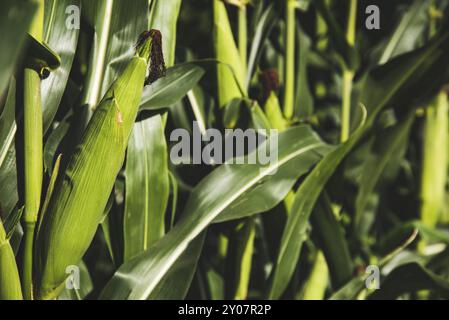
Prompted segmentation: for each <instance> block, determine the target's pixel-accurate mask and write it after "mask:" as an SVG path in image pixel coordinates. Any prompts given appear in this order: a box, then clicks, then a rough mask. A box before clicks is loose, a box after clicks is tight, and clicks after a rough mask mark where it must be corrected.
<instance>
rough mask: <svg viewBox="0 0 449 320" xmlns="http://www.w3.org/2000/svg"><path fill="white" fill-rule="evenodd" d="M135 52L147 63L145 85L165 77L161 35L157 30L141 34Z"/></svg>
mask: <svg viewBox="0 0 449 320" xmlns="http://www.w3.org/2000/svg"><path fill="white" fill-rule="evenodd" d="M136 52H137V54H138V55H139V56H140V57H144V58H145V59H146V60H148V61H149V72H148V77H147V79H146V80H145V85H147V84H151V83H153V82H154V81H156V80H157V79H159V78H161V77H163V76H165V71H166V68H165V62H164V54H163V52H162V34H161V32H160V31H159V30H156V29H151V30H149V31H144V32H142V33H141V34H140V36H139V39H138V40H137V43H136Z"/></svg>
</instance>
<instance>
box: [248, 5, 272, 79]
mask: <svg viewBox="0 0 449 320" xmlns="http://www.w3.org/2000/svg"><path fill="white" fill-rule="evenodd" d="M275 18H276V13H275V10H274V9H273V5H272V4H270V5H269V6H268V7H267V8H266V9H265V11H264V12H263V14H262V16H261V17H260V20H259V21H258V22H257V27H256V31H255V33H254V37H253V39H252V41H251V49H250V53H249V59H248V71H247V75H246V82H245V83H246V86H247V87H248V86H249V83H250V82H251V79H252V77H253V75H254V72H255V70H256V66H257V64H258V62H259V60H260V57H261V55H262V51H263V48H264V44H265V41H266V40H267V38H268V36H269V35H270V32H271V30H272V29H273V26H274V24H275V21H276V19H275Z"/></svg>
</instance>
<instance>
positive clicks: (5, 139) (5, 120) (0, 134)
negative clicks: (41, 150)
mask: <svg viewBox="0 0 449 320" xmlns="http://www.w3.org/2000/svg"><path fill="white" fill-rule="evenodd" d="M15 96H16V80H15V78H14V77H12V78H11V81H10V82H9V88H8V95H7V97H6V102H5V106H4V108H3V110H2V112H0V167H1V166H2V164H3V161H4V160H5V158H6V154H7V153H8V150H9V148H10V147H11V145H12V144H13V142H14V138H15V135H16V131H17V124H16V97H15Z"/></svg>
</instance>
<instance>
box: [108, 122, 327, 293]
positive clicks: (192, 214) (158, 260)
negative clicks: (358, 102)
mask: <svg viewBox="0 0 449 320" xmlns="http://www.w3.org/2000/svg"><path fill="white" fill-rule="evenodd" d="M278 138H279V144H278V145H279V147H278V161H275V162H274V163H271V164H269V165H267V166H261V165H257V164H246V165H236V164H234V165H232V164H225V165H222V166H220V167H219V168H217V169H216V170H214V172H213V173H212V174H210V175H209V176H207V177H206V178H205V179H204V180H203V181H202V182H201V183H200V184H199V185H198V186H197V187H196V188H195V189H194V191H193V192H192V194H191V196H190V197H189V201H188V203H187V205H186V207H185V211H184V213H183V215H182V217H181V219H180V221H179V222H178V223H177V224H176V225H175V226H174V228H173V229H171V230H170V232H168V233H167V234H166V235H165V236H164V237H163V238H162V239H161V240H160V241H158V242H157V243H156V244H155V245H154V246H153V247H151V248H149V250H148V251H147V252H145V253H143V254H141V255H139V256H136V257H134V258H133V259H131V260H130V261H128V262H126V263H125V264H123V265H122V266H121V267H120V268H119V269H118V271H117V272H116V274H115V275H114V277H113V278H112V279H111V280H110V282H109V283H108V285H107V286H106V287H105V289H104V290H103V292H102V294H101V298H103V299H146V298H148V297H149V296H150V295H151V293H152V292H153V290H154V288H155V287H156V286H157V285H158V284H159V282H160V280H161V279H162V277H163V276H164V275H165V274H166V273H167V272H168V271H169V270H170V268H171V267H172V266H173V265H174V264H175V262H176V261H177V259H178V258H179V257H180V256H181V255H182V253H183V252H185V250H186V248H187V247H188V245H189V244H190V243H191V241H192V240H193V239H194V238H196V237H197V236H198V235H199V234H200V233H201V232H202V231H203V230H204V229H205V228H207V226H208V225H209V224H210V223H211V222H212V221H213V220H214V219H217V217H219V216H220V215H221V214H223V213H224V212H226V210H231V212H232V211H233V210H232V209H233V208H234V205H235V204H236V203H239V204H242V203H245V199H246V198H247V197H250V196H251V195H252V196H251V197H250V198H252V199H253V200H252V203H253V205H252V206H249V201H248V206H241V208H242V209H241V210H239V212H234V215H237V214H238V216H239V217H242V216H244V215H245V216H248V215H250V214H255V213H257V212H263V211H265V210H268V209H269V208H270V206H269V205H268V202H267V201H264V202H263V203H262V206H260V205H259V206H258V205H257V204H255V203H257V202H258V201H260V199H261V198H262V196H261V193H259V192H257V193H256V192H254V190H255V189H259V188H264V186H265V185H266V184H269V181H270V180H271V179H279V180H280V181H279V182H278V184H279V185H280V186H282V187H284V186H285V184H287V185H288V188H291V179H292V178H291V176H292V173H293V172H294V173H296V170H297V168H298V165H299V164H302V166H303V168H304V167H307V169H308V168H310V166H312V165H313V164H314V163H315V162H316V161H317V160H318V159H319V156H318V152H320V150H323V148H324V149H326V148H325V144H324V143H323V142H322V141H321V140H320V139H319V138H318V137H317V136H316V135H315V134H314V133H313V131H311V130H310V128H308V127H296V128H292V129H290V130H287V131H285V132H283V133H281V134H280V135H279V137H278ZM272 143H273V142H272ZM265 144H266V143H264V144H263V145H262V146H261V147H260V148H263V147H264V146H265ZM256 151H257V150H255V151H254V152H256ZM285 168H288V169H285ZM286 171H289V172H288V173H289V174H287V172H286ZM278 175H280V176H281V177H282V178H278ZM285 180H287V183H284V181H285ZM217 181H219V182H220V183H219V184H217ZM273 188H274V186H273ZM286 192H288V191H286ZM268 195H270V194H269V193H268V194H267V196H268ZM272 195H273V197H276V198H277V199H276V200H277V202H276V200H274V201H273V202H274V203H273V202H272V203H269V204H270V205H271V207H272V206H274V205H276V204H277V203H279V202H280V201H281V200H282V198H278V196H277V194H276V192H275V193H273V194H272ZM255 197H256V198H255ZM247 208H248V209H247ZM243 209H244V210H245V211H243ZM256 209H258V210H257V211H256ZM118 288H120V290H117V289H118Z"/></svg>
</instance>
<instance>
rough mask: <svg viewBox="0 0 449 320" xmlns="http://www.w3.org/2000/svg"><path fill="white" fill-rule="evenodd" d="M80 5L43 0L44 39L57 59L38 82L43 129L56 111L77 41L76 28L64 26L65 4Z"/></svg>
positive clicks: (67, 1) (65, 1) (68, 1)
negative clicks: (45, 76)
mask: <svg viewBox="0 0 449 320" xmlns="http://www.w3.org/2000/svg"><path fill="white" fill-rule="evenodd" d="M71 5H73V6H77V7H78V8H81V2H80V0H76V1H71V0H46V2H45V15H44V19H45V20H44V29H45V32H44V42H45V43H46V44H47V45H48V46H49V47H50V48H51V49H52V50H54V51H55V52H56V53H57V54H58V55H59V57H60V59H61V65H60V66H59V67H58V68H57V69H56V70H54V71H52V72H51V73H50V76H49V77H48V78H46V79H44V80H42V82H41V95H42V108H43V110H42V111H43V117H44V120H43V121H44V122H43V126H44V132H45V131H47V130H48V128H49V127H50V124H51V122H52V120H53V118H54V116H55V114H56V112H57V111H58V108H59V104H60V102H61V99H62V96H63V94H64V90H65V88H66V85H67V80H68V78H69V74H70V70H71V67H72V63H73V59H74V57H75V51H76V47H77V43H78V34H79V30H78V29H72V30H70V29H68V28H67V25H66V23H67V19H68V15H67V12H66V10H67V8H68V7H69V6H71Z"/></svg>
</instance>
